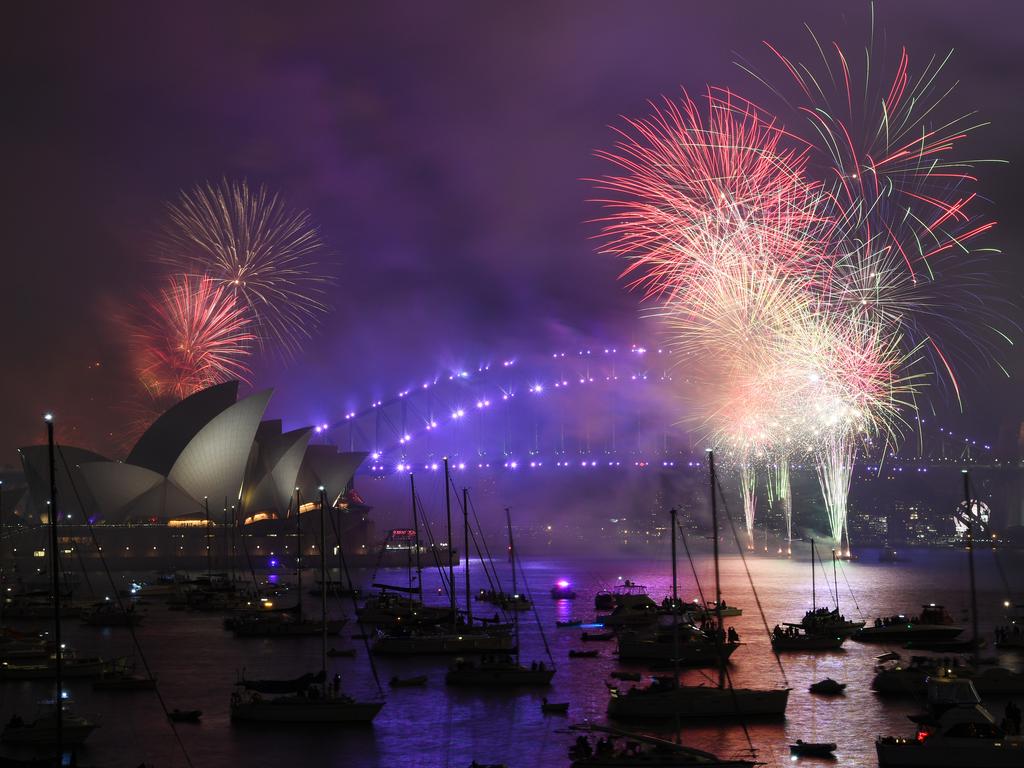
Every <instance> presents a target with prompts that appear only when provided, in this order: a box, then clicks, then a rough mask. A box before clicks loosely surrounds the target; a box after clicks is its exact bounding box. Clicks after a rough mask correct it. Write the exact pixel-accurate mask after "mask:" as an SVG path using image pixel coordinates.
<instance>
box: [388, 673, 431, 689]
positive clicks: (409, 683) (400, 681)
mask: <svg viewBox="0 0 1024 768" xmlns="http://www.w3.org/2000/svg"><path fill="white" fill-rule="evenodd" d="M426 684H427V676H426V675H416V676H415V677H398V676H397V675H396V676H395V677H392V678H391V680H390V682H389V685H390V686H391V687H392V688H416V687H418V686H423V685H426Z"/></svg>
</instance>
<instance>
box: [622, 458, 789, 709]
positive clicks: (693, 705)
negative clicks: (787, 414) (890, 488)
mask: <svg viewBox="0 0 1024 768" xmlns="http://www.w3.org/2000/svg"><path fill="white" fill-rule="evenodd" d="M708 468H709V474H710V481H711V526H712V541H713V542H714V561H715V602H716V604H718V605H720V604H721V594H722V593H721V583H720V578H719V570H718V501H717V483H716V477H715V454H714V452H713V451H710V450H709V451H708ZM717 624H718V628H717V629H716V631H715V637H716V638H719V639H720V638H721V626H722V621H721V616H718V622H717ZM610 693H611V699H610V700H609V702H608V716H609V717H612V718H618V719H623V720H627V719H634V720H667V719H672V718H680V719H682V718H706V717H717V718H728V717H784V716H785V714H786V705H787V703H788V702H789V688H734V687H732V686H730V687H726V686H725V661H724V659H723V660H720V661H719V665H718V685H717V687H712V686H705V685H681V684H680V682H679V673H678V669H677V670H676V673H675V675H674V676H673V677H655V678H654V680H653V682H652V683H651V684H650V685H648V686H645V687H642V686H633V687H632V688H629V689H628V690H626V691H623V690H620V689H619V688H618V687H614V688H611V689H610Z"/></svg>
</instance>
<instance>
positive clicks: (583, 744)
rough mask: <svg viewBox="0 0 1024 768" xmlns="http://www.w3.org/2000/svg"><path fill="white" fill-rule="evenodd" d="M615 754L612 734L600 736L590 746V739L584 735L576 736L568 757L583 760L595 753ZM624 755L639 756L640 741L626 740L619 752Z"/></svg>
mask: <svg viewBox="0 0 1024 768" xmlns="http://www.w3.org/2000/svg"><path fill="white" fill-rule="evenodd" d="M613 754H615V739H614V737H612V736H608V737H602V738H600V739H598V740H597V743H596V744H594V745H593V746H591V744H590V739H588V738H587V737H586V736H577V737H576V743H575V744H573V745H572V746H571V747H569V757H571V758H572V759H573V760H585V759H587V758H589V757H593V756H594V755H597V756H599V757H607V756H609V755H613ZM619 754H621V755H622V756H624V757H640V756H641V755H642V754H643V750H642V749H641V746H640V743H639V742H636V741H627V742H626V745H625V747H624V748H623V749H622V750H621V752H620V753H619Z"/></svg>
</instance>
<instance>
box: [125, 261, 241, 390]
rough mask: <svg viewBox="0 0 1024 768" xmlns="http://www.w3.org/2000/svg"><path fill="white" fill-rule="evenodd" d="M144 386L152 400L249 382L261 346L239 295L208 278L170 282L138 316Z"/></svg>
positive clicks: (138, 362) (138, 361)
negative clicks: (249, 363) (254, 351)
mask: <svg viewBox="0 0 1024 768" xmlns="http://www.w3.org/2000/svg"><path fill="white" fill-rule="evenodd" d="M136 314H137V321H136V326H135V331H134V341H135V346H136V365H137V373H138V376H139V380H140V381H141V382H142V383H143V385H144V386H145V387H146V389H147V390H148V391H149V393H150V394H151V395H152V396H153V397H167V396H172V397H176V398H179V399H180V398H184V397H188V396H189V395H191V394H192V393H194V392H197V391H198V390H200V389H204V388H205V387H209V386H211V385H213V384H216V383H218V382H222V381H228V380H230V379H236V378H238V379H242V380H246V377H247V375H248V374H249V368H248V366H247V362H246V361H247V358H248V357H249V355H250V354H251V352H252V344H253V343H254V342H255V341H256V338H257V337H256V336H255V334H253V333H252V331H251V325H250V321H249V317H248V314H247V312H246V311H245V308H244V307H242V306H240V305H239V303H238V300H237V298H236V297H235V295H234V294H233V293H232V292H231V291H230V290H229V289H227V288H226V287H225V286H224V285H222V284H220V283H218V282H216V281H214V280H212V279H210V278H208V277H198V278H197V277H191V276H187V275H183V276H178V277H174V278H170V279H168V281H167V284H166V285H165V286H164V287H163V288H162V289H161V290H160V291H159V292H158V293H156V294H155V295H150V296H148V297H147V299H146V304H145V307H144V308H142V309H140V310H139V311H138V312H137V313H136Z"/></svg>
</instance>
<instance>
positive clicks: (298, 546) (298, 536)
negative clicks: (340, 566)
mask: <svg viewBox="0 0 1024 768" xmlns="http://www.w3.org/2000/svg"><path fill="white" fill-rule="evenodd" d="M300 506H302V502H301V501H300V499H299V489H298V487H297V486H296V488H295V574H296V576H297V577H298V586H297V587H296V589H298V592H299V621H302V516H301V515H300V514H299V507H300ZM320 586H321V588H323V589H327V585H326V584H321V585H320Z"/></svg>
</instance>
